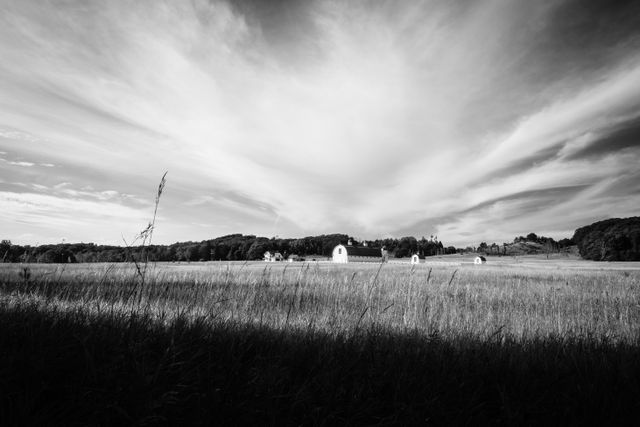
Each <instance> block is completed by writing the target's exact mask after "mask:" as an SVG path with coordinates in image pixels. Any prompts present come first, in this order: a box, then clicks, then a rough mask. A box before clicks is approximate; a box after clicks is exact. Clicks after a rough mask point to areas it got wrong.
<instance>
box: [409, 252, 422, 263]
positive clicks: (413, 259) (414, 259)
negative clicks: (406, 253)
mask: <svg viewBox="0 0 640 427" xmlns="http://www.w3.org/2000/svg"><path fill="white" fill-rule="evenodd" d="M411 264H420V257H419V256H418V254H413V255H411Z"/></svg>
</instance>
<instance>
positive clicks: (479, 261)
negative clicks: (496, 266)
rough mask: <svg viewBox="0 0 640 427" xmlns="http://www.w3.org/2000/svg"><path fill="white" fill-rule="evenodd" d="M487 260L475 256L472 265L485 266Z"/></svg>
mask: <svg viewBox="0 0 640 427" xmlns="http://www.w3.org/2000/svg"><path fill="white" fill-rule="evenodd" d="M486 262H487V259H486V258H485V257H483V256H477V257H476V259H474V260H473V263H474V264H485V263H486Z"/></svg>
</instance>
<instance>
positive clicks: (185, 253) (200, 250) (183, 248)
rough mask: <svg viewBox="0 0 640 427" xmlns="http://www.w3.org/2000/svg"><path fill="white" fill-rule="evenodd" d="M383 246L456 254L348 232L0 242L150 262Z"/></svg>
mask: <svg viewBox="0 0 640 427" xmlns="http://www.w3.org/2000/svg"><path fill="white" fill-rule="evenodd" d="M349 240H351V241H352V244H354V245H362V244H365V243H366V244H367V245H368V246H372V247H382V246H385V247H386V249H387V250H388V251H389V253H392V254H393V255H394V256H395V257H398V258H401V257H407V256H411V255H412V254H414V253H418V254H419V255H421V256H431V255H438V254H445V253H455V252H456V249H455V248H454V247H452V246H451V247H447V248H445V247H444V245H443V244H442V242H439V241H438V240H437V238H436V239H434V238H433V237H432V238H430V239H426V238H424V237H422V238H421V239H419V240H418V239H416V238H415V237H402V238H400V239H380V240H369V241H362V242H358V241H357V240H355V239H353V238H350V237H349V236H348V235H346V234H326V235H321V236H309V237H304V238H299V239H283V238H267V237H257V236H254V235H242V234H230V235H227V236H222V237H218V238H215V239H210V240H203V241H201V242H179V243H174V244H171V245H150V246H145V247H142V246H134V247H124V246H108V245H96V244H94V243H60V244H55V245H40V246H21V245H13V244H11V242H10V241H9V240H3V241H2V242H0V260H1V261H2V262H38V263H75V262H126V261H132V260H138V261H143V260H149V261H218V260H221V261H236V260H258V259H262V257H263V255H264V253H265V252H267V251H270V252H280V253H281V254H282V255H283V256H285V257H286V256H288V255H291V254H296V255H299V256H303V257H313V258H316V257H317V258H326V257H330V256H331V253H332V251H333V248H334V247H335V246H336V245H338V244H341V243H342V244H346V243H347V242H348V241H349Z"/></svg>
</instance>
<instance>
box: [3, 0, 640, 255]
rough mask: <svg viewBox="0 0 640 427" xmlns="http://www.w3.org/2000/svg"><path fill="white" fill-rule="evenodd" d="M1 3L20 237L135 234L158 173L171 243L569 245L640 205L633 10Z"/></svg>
mask: <svg viewBox="0 0 640 427" xmlns="http://www.w3.org/2000/svg"><path fill="white" fill-rule="evenodd" d="M0 8H1V9H2V13H1V14H0V56H1V57H2V58H3V61H2V63H0V150H2V151H3V152H4V153H3V154H2V156H3V158H4V159H5V161H4V162H3V163H5V164H6V165H11V166H13V167H12V168H11V169H9V168H8V167H7V168H4V167H3V168H2V170H1V171H0V178H2V179H3V180H4V182H3V185H2V186H0V190H2V191H4V193H3V194H4V197H5V200H7V201H8V202H7V209H5V210H4V213H3V217H2V229H0V231H1V232H3V233H4V234H3V235H6V236H8V237H10V238H15V239H17V238H18V237H17V236H20V235H23V236H24V235H28V234H29V233H31V231H30V230H29V229H28V228H26V227H25V226H22V225H21V226H18V225H16V224H18V222H19V221H22V220H21V219H20V218H22V217H24V216H26V217H28V218H30V219H29V221H30V222H29V224H31V226H35V225H37V227H39V228H38V230H42V231H41V233H43V234H42V235H54V234H56V233H57V234H60V235H62V234H64V235H65V236H67V237H68V238H69V239H71V238H72V237H74V236H77V237H75V238H77V239H81V240H85V241H89V240H94V238H93V237H92V236H94V235H98V236H104V239H105V240H106V241H108V240H110V239H111V240H112V241H113V242H114V243H118V239H119V238H120V233H119V232H115V233H114V230H113V228H114V224H117V227H120V226H122V227H124V229H129V228H130V227H131V223H133V222H135V220H134V218H138V219H139V220H141V221H142V222H141V224H140V225H141V226H144V223H145V220H144V219H143V218H144V217H145V215H144V214H143V213H144V209H145V208H147V209H149V208H150V207H151V206H152V203H153V198H154V191H155V188H156V186H157V180H158V179H159V177H160V176H161V175H162V173H163V172H164V171H165V170H169V175H168V179H169V185H168V186H167V188H166V190H165V194H164V195H163V196H162V200H161V213H162V221H163V223H162V226H159V228H158V233H157V234H156V237H157V238H158V239H159V240H163V241H165V242H173V241H177V240H201V239H204V238H208V237H212V236H215V235H219V234H227V233H229V232H245V233H254V234H261V235H274V234H278V235H281V236H300V235H307V234H314V233H328V232H337V231H340V232H345V233H350V234H354V235H358V236H360V237H370V238H375V237H381V236H386V235H395V236H399V235H401V234H413V235H417V236H422V235H431V234H437V235H438V236H439V237H440V238H441V239H442V240H444V241H445V242H449V243H455V244H469V243H478V242H479V241H480V240H492V241H493V240H495V241H499V240H501V239H502V240H506V239H511V238H513V236H514V235H518V234H526V233H528V232H530V231H533V232H536V233H539V234H545V233H546V234H550V235H553V236H554V237H565V236H567V235H569V234H571V233H572V232H573V230H574V229H575V228H576V227H578V226H581V225H584V224H586V223H589V222H592V221H595V220H599V219H602V218H605V217H609V216H626V215H633V214H637V206H640V195H639V193H638V187H639V182H640V181H639V180H640V166H638V165H639V164H640V162H638V160H640V159H639V157H640V150H639V146H640V143H639V141H638V137H639V136H640V131H639V130H638V129H639V127H640V126H639V124H638V123H639V120H640V113H639V112H638V111H640V110H638V106H639V105H640V54H639V53H638V52H640V37H639V36H640V31H639V30H638V28H640V7H639V6H638V5H637V4H635V3H634V2H622V3H616V4H615V5H611V4H609V3H607V2H603V1H594V2H589V4H588V5H586V6H585V5H581V4H579V3H578V2H575V1H548V2H526V1H513V2H506V1H501V0H483V1H476V2H466V1H461V0H460V1H437V0H433V1H419V2H402V3H398V2H387V1H368V2H361V1H356V2H335V1H323V0H319V1H312V2H295V1H279V2H259V1H250V0H242V1H234V2H231V3H228V2H226V1H216V0H214V1H205V0H201V1H198V0H197V1H193V2H189V3H180V2H178V3H176V2H163V1H140V2H135V3H133V4H132V3H130V2H124V1H113V2H108V3H104V2H98V1H88V2H87V1H83V2H80V1H77V2H75V1H70V2H66V3H64V4H56V5H52V4H43V3H40V2H33V1H5V2H3V3H2V5H0ZM28 165H29V166H31V167H27V166H28ZM20 166H22V167H20ZM7 182H19V183H23V184H26V185H27V187H21V186H19V185H9V184H6V183H7ZM61 183H70V184H67V185H61ZM71 183H73V184H71ZM34 192H35V193H34ZM34 195H36V196H38V197H39V198H38V199H37V203H35V202H33V203H35V204H34V205H33V206H36V207H37V209H36V211H37V212H41V214H39V215H35V216H34V215H31V216H30V215H29V214H28V212H26V211H25V210H20V209H21V208H20V206H25V205H24V204H22V202H20V201H21V200H24V201H25V203H27V202H26V201H27V200H36V199H33V198H34V197H35V196H34ZM9 201H11V202H9ZM65 201H67V202H68V203H69V209H70V210H69V214H72V215H74V216H75V217H76V218H77V220H78V222H79V223H86V224H87V228H86V234H79V233H80V231H78V229H77V228H74V230H71V228H72V226H71V225H70V224H67V225H65V224H66V223H65V222H64V220H62V219H61V218H63V217H64V215H63V214H64V210H63V206H64V203H65ZM47 203H50V204H51V209H52V210H53V212H55V215H52V219H50V220H49V219H47V215H46V214H45V212H46V211H47V210H46V205H47ZM98 206H102V207H103V210H102V212H103V213H104V212H109V211H111V210H113V212H114V215H115V218H116V219H112V220H108V219H106V218H105V217H104V216H103V215H98V214H96V215H93V214H92V213H97V207H98ZM149 211H150V209H149ZM71 212H72V213H71ZM127 215H130V221H128V223H127V222H126V221H124V217H126V216H127ZM56 218H57V219H56ZM56 221H57V222H56ZM119 221H122V222H119ZM89 224H91V226H89ZM203 224H207V226H206V227H204V226H203ZM117 227H116V228H117ZM67 228H69V230H67ZM54 230H55V233H54ZM71 231H74V233H75V234H74V233H72V232H71ZM39 232H40V231H39ZM31 234H33V233H31ZM31 234H29V235H31ZM57 234H56V235H57ZM109 236H112V237H109Z"/></svg>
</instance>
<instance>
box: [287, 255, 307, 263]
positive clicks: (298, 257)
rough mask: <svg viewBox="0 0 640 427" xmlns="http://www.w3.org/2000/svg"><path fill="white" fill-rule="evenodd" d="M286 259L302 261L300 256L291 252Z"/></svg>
mask: <svg viewBox="0 0 640 427" xmlns="http://www.w3.org/2000/svg"><path fill="white" fill-rule="evenodd" d="M287 261H289V262H294V261H304V258H302V257H301V256H298V255H296V254H291V255H289V258H287Z"/></svg>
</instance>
